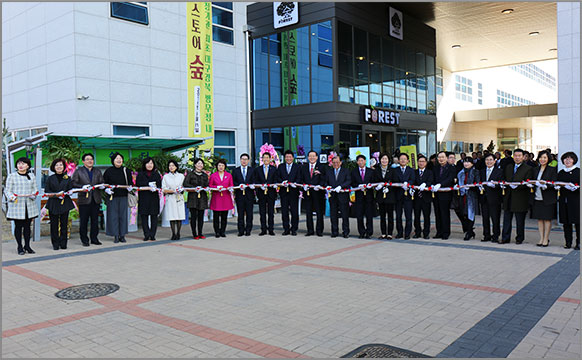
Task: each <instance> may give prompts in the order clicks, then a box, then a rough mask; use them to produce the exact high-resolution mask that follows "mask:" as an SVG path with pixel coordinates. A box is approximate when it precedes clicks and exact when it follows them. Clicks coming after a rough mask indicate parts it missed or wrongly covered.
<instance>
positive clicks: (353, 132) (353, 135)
mask: <svg viewBox="0 0 582 360" xmlns="http://www.w3.org/2000/svg"><path fill="white" fill-rule="evenodd" d="M339 131H340V134H339V136H340V138H339V140H340V141H341V142H342V144H341V146H340V149H339V152H340V155H342V156H344V157H347V156H348V155H349V148H350V147H356V146H362V127H361V126H360V125H347V124H340V125H339Z"/></svg>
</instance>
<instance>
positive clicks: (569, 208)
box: [557, 151, 580, 250]
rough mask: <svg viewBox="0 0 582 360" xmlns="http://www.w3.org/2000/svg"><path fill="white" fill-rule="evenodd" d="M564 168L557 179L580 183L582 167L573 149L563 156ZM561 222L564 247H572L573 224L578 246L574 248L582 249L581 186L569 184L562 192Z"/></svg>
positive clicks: (560, 203) (560, 205)
mask: <svg viewBox="0 0 582 360" xmlns="http://www.w3.org/2000/svg"><path fill="white" fill-rule="evenodd" d="M561 160H562V164H564V168H563V169H562V170H560V172H559V173H558V177H557V181H563V182H568V183H572V184H578V185H580V168H579V167H577V166H576V163H577V162H578V156H577V155H576V154H575V153H573V152H572V151H568V152H566V153H564V154H563V155H562V157H561ZM559 212H560V223H561V224H563V226H564V239H565V240H566V244H565V245H564V248H566V249H570V248H572V225H574V227H575V228H576V246H574V250H580V188H577V189H574V188H570V187H569V186H568V187H566V189H565V190H562V191H561V192H560V201H559Z"/></svg>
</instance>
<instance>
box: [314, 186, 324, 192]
mask: <svg viewBox="0 0 582 360" xmlns="http://www.w3.org/2000/svg"><path fill="white" fill-rule="evenodd" d="M321 189H322V187H321V186H320V185H315V187H314V188H313V190H316V191H319V190H321Z"/></svg>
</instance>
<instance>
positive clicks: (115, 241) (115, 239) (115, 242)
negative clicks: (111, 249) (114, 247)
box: [113, 236, 119, 244]
mask: <svg viewBox="0 0 582 360" xmlns="http://www.w3.org/2000/svg"><path fill="white" fill-rule="evenodd" d="M118 242H119V237H118V236H116V237H115V238H114V240H113V243H114V244H117V243H118Z"/></svg>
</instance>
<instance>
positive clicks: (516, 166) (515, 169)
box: [513, 165, 519, 175]
mask: <svg viewBox="0 0 582 360" xmlns="http://www.w3.org/2000/svg"><path fill="white" fill-rule="evenodd" d="M518 167H519V165H515V167H514V168H513V174H514V175H515V173H516V172H517V168H518Z"/></svg>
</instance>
